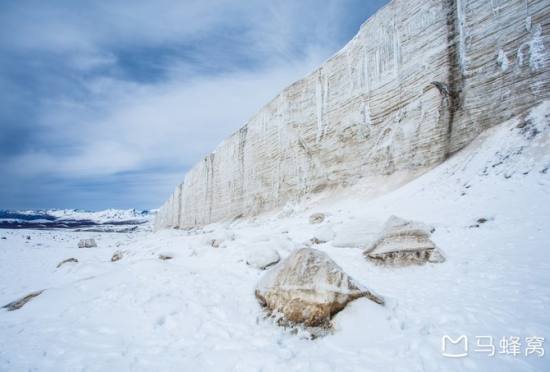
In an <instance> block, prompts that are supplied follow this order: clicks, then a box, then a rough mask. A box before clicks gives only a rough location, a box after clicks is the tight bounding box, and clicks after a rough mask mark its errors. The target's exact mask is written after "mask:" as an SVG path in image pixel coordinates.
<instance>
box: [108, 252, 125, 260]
mask: <svg viewBox="0 0 550 372" xmlns="http://www.w3.org/2000/svg"><path fill="white" fill-rule="evenodd" d="M125 255H126V252H125V251H116V252H115V253H113V255H112V256H111V262H116V261H120V260H122V258H123V257H124V256H125Z"/></svg>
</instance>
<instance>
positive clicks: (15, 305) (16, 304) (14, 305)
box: [2, 290, 44, 311]
mask: <svg viewBox="0 0 550 372" xmlns="http://www.w3.org/2000/svg"><path fill="white" fill-rule="evenodd" d="M42 292H44V290H41V291H36V292H31V293H29V294H28V295H25V296H23V297H21V298H19V299H17V300H15V301H12V302H10V303H9V304H6V305H4V306H2V308H4V309H6V310H8V311H14V310H19V309H21V308H22V307H23V306H25V304H26V303H27V302H29V301H30V300H32V299H33V298H35V297H37V296H40V295H41V294H42Z"/></svg>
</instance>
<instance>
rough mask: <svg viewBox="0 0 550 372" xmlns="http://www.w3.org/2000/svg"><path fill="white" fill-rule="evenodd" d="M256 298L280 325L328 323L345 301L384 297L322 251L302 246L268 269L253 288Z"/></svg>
mask: <svg viewBox="0 0 550 372" xmlns="http://www.w3.org/2000/svg"><path fill="white" fill-rule="evenodd" d="M256 297H257V298H258V300H259V301H260V303H261V304H262V305H263V306H265V307H266V308H267V309H268V311H269V312H270V313H280V314H282V318H281V321H282V323H283V324H285V323H290V324H303V325H305V326H309V327H317V326H324V327H328V326H330V318H331V317H332V316H333V315H334V314H336V313H337V312H339V311H340V310H342V309H343V308H344V307H345V306H346V305H347V303H348V302H350V301H353V300H355V299H356V298H359V297H367V298H369V299H371V300H373V301H374V302H376V303H379V304H383V303H384V300H383V299H382V298H381V297H379V296H378V295H376V294H374V293H373V292H371V291H370V290H368V289H367V288H365V287H364V286H362V285H360V284H359V283H357V282H356V281H355V280H354V279H353V278H351V277H350V276H348V275H347V274H346V273H345V272H344V271H343V270H342V269H341V268H340V267H339V266H338V265H337V264H336V263H335V262H334V261H333V260H332V259H331V258H330V257H329V256H328V255H327V254H326V253H324V252H321V251H319V250H316V249H311V248H302V249H299V250H297V251H294V252H293V253H292V254H291V255H290V256H288V257H287V258H286V259H285V260H283V261H282V262H280V263H279V264H277V266H275V267H274V268H273V269H271V270H269V271H268V272H267V273H266V274H265V275H264V276H263V277H262V278H261V280H260V282H259V283H258V285H257V287H256Z"/></svg>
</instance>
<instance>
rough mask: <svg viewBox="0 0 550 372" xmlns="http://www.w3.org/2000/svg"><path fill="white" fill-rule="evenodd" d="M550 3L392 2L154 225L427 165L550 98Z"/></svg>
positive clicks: (215, 159) (228, 214) (241, 134)
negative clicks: (484, 131) (490, 128)
mask: <svg viewBox="0 0 550 372" xmlns="http://www.w3.org/2000/svg"><path fill="white" fill-rule="evenodd" d="M549 34H550V3H549V1H548V0H425V1H407V0H394V1H392V2H391V3H389V4H388V5H387V6H386V7H384V8H383V9H382V10H380V11H379V12H378V13H377V14H376V15H374V16H373V17H371V18H370V19H369V20H368V21H367V22H365V23H364V24H363V26H362V27H361V29H360V31H359V33H358V34H357V35H356V36H355V37H354V39H353V40H351V41H350V42H349V43H348V44H347V45H346V46H345V47H344V48H343V49H342V50H341V51H340V52H338V53H337V54H336V55H334V56H333V57H332V58H331V59H329V60H328V61H327V62H326V63H325V64H323V65H322V66H321V67H320V68H319V69H317V70H316V71H314V72H313V73H312V74H310V75H309V76H307V77H306V78H304V79H302V80H300V81H297V82H296V83H294V84H292V85H291V86H289V87H288V88H286V89H285V90H284V91H283V92H281V93H280V94H279V95H278V96H277V97H276V98H275V99H273V100H272V101H271V102H270V103H268V104H267V105H266V106H265V107H264V108H263V109H261V110H260V111H259V112H258V113H257V114H256V115H255V116H253V117H252V118H251V119H250V120H249V121H248V122H247V123H246V124H245V125H244V126H243V127H242V128H241V129H240V130H239V131H237V132H236V133H235V134H233V135H232V136H231V137H229V138H227V139H226V140H225V141H224V142H223V143H222V144H221V145H220V146H219V147H218V148H217V149H216V150H215V151H214V152H213V153H211V154H210V155H208V156H206V157H205V158H204V159H203V160H202V161H201V162H199V163H198V164H197V165H195V166H194V167H193V168H192V169H191V170H190V171H189V172H188V173H187V174H186V176H185V179H184V182H183V183H182V184H181V185H179V186H178V187H177V188H176V190H175V192H174V193H173V195H172V196H171V197H170V199H169V200H168V201H167V202H166V203H165V204H164V205H163V206H162V208H161V209H160V210H159V212H158V214H157V217H156V220H155V227H156V228H157V229H158V228H166V227H180V228H186V227H192V226H195V225H203V224H207V223H210V222H215V221H220V220H224V219H231V218H235V217H239V216H249V215H255V214H257V213H259V212H262V211H266V210H270V209H273V208H276V207H280V206H282V205H284V204H285V203H287V202H288V201H294V200H299V199H300V198H302V197H303V196H304V195H308V194H311V193H316V192H320V191H322V190H325V189H330V188H335V187H338V186H347V185H351V184H354V183H356V182H357V181H358V180H359V179H361V178H367V177H370V176H380V175H387V174H392V173H394V172H398V171H405V172H411V173H414V172H415V171H421V170H423V169H427V168H430V167H433V166H434V165H436V164H438V163H440V162H441V161H443V160H444V159H445V158H446V157H447V156H448V155H449V154H451V153H452V152H454V151H457V150H459V149H460V148H462V147H464V146H465V145H466V144H468V143H469V142H471V141H472V139H473V138H475V137H476V136H477V135H478V134H479V133H480V132H482V131H483V130H485V129H487V128H489V127H492V126H494V125H496V124H498V123H501V122H503V121H505V120H507V119H509V118H510V117H512V116H516V115H521V114H522V113H524V112H526V110H528V109H529V108H531V107H533V106H534V105H536V104H537V103H539V102H541V101H542V100H544V99H548V98H549V97H550V53H549V52H548V49H549V48H550V37H549V36H548V35H549Z"/></svg>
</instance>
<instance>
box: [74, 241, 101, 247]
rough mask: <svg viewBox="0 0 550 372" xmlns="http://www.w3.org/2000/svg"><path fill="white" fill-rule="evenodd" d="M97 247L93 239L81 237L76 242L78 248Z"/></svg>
mask: <svg viewBox="0 0 550 372" xmlns="http://www.w3.org/2000/svg"><path fill="white" fill-rule="evenodd" d="M95 247H97V243H96V242H95V239H81V240H80V241H79V242H78V248H95Z"/></svg>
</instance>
